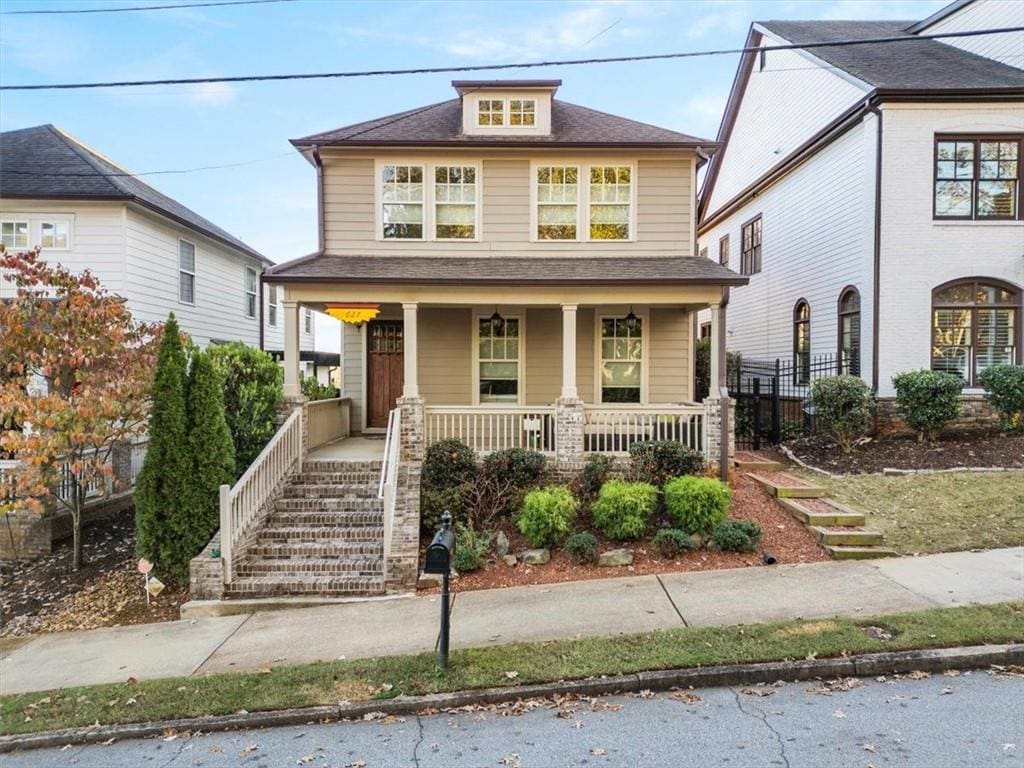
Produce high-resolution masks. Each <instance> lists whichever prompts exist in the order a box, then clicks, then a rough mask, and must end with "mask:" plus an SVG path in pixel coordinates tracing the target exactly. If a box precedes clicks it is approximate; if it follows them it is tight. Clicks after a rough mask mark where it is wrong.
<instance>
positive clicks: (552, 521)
mask: <svg viewBox="0 0 1024 768" xmlns="http://www.w3.org/2000/svg"><path fill="white" fill-rule="evenodd" d="M578 509H579V502H577V501H576V499H575V498H574V497H573V495H572V493H571V492H570V491H569V489H568V488H566V487H565V486H561V485H552V486H549V487H547V488H537V489H535V490H532V491H530V492H529V493H527V494H526V497H525V498H524V499H523V508H522V510H521V511H520V513H519V518H518V519H517V520H516V525H517V527H518V528H519V532H520V533H522V534H523V536H525V537H526V540H527V541H528V542H530V546H531V547H550V546H553V545H555V544H557V543H558V542H560V541H561V540H562V539H564V538H565V537H566V536H567V535H568V534H569V531H571V530H572V523H573V520H575V519H576V511H577V510H578Z"/></svg>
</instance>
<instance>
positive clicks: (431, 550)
mask: <svg viewBox="0 0 1024 768" xmlns="http://www.w3.org/2000/svg"><path fill="white" fill-rule="evenodd" d="M454 553H455V533H454V531H452V514H451V512H448V511H445V513H444V514H443V515H441V528H440V529H439V530H438V532H437V533H435V534H434V540H433V541H432V542H431V543H430V546H429V547H427V557H426V561H425V562H424V564H423V572H424V573H437V574H440V575H441V636H440V638H439V639H438V653H437V663H438V665H439V666H440V667H441V669H447V668H448V635H449V630H450V627H449V623H448V596H449V593H448V580H449V577H450V576H451V572H452V555H453V554H454Z"/></svg>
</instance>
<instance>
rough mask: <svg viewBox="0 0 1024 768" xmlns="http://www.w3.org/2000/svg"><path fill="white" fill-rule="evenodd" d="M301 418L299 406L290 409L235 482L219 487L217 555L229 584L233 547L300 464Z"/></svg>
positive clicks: (225, 579) (232, 567)
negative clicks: (285, 417)
mask: <svg viewBox="0 0 1024 768" xmlns="http://www.w3.org/2000/svg"><path fill="white" fill-rule="evenodd" d="M302 420H303V412H302V409H301V408H299V409H297V410H295V411H293V412H292V415H291V416H289V417H288V418H287V420H286V421H285V422H284V424H282V425H281V428H280V429H278V430H277V432H276V433H275V434H274V436H273V437H272V438H270V442H269V443H267V445H266V447H265V448H264V449H263V450H262V451H261V452H260V455H259V456H257V457H256V460H255V461H253V463H252V464H250V465H249V468H248V469H247V470H246V471H245V474H243V475H242V476H241V477H240V478H238V482H236V483H235V484H234V485H233V486H230V485H222V486H221V487H220V555H221V557H222V558H223V559H224V583H225V584H230V583H231V579H232V576H233V574H234V551H235V548H236V546H238V544H239V543H240V542H241V541H242V540H243V539H244V538H245V536H246V535H247V534H248V533H249V532H250V531H251V530H252V529H253V527H254V526H255V525H256V524H258V523H259V521H260V513H261V512H263V511H264V510H265V509H266V508H267V505H268V503H269V502H270V501H271V500H272V499H273V497H274V494H276V493H277V491H278V489H280V487H281V486H282V484H283V483H284V481H285V479H286V478H287V477H288V476H289V475H290V474H292V473H293V472H296V471H298V469H299V467H300V466H301V464H302V456H303V445H302Z"/></svg>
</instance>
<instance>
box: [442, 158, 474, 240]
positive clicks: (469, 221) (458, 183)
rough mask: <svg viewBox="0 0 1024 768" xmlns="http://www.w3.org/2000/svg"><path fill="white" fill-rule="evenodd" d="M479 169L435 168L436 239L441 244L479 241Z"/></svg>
mask: <svg viewBox="0 0 1024 768" xmlns="http://www.w3.org/2000/svg"><path fill="white" fill-rule="evenodd" d="M476 200H477V183H476V167H475V166H472V165H438V166H436V167H435V168H434V235H435V237H436V238H437V239H438V240H472V239H473V238H475V237H476V205H477V204H476Z"/></svg>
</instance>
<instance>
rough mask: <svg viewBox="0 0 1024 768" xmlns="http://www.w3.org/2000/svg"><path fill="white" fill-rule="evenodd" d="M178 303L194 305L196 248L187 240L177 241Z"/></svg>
mask: <svg viewBox="0 0 1024 768" xmlns="http://www.w3.org/2000/svg"><path fill="white" fill-rule="evenodd" d="M178 301H180V302H181V303H182V304H195V303H196V246H195V244H194V243H190V242H189V241H188V240H178Z"/></svg>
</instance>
